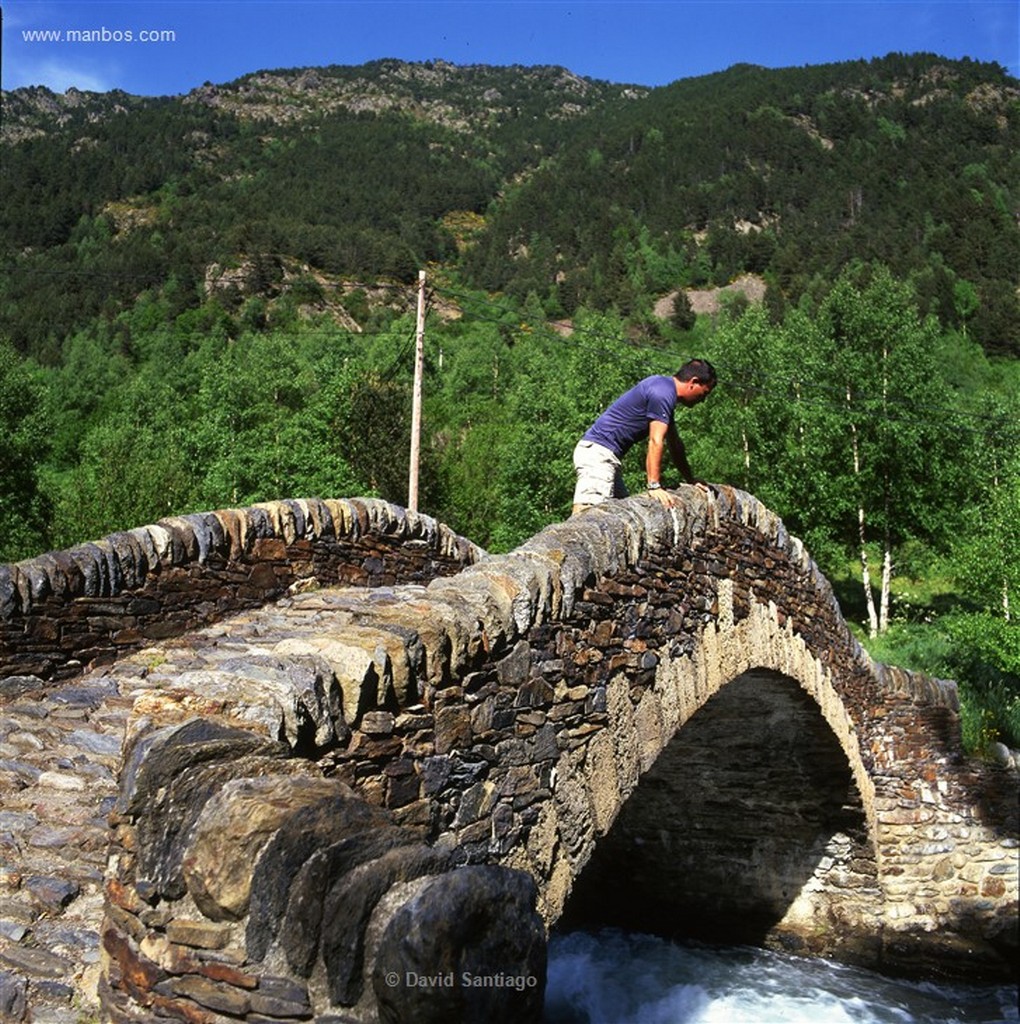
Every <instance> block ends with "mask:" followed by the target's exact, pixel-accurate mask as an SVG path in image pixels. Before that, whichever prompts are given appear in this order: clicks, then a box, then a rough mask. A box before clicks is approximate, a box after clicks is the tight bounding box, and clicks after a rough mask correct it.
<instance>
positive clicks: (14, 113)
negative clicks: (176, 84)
mask: <svg viewBox="0 0 1020 1024" xmlns="http://www.w3.org/2000/svg"><path fill="white" fill-rule="evenodd" d="M146 102H147V101H146V100H145V99H144V98H143V97H141V96H131V95H129V94H128V93H126V92H121V91H120V90H119V89H115V90H113V91H112V92H102V93H101V92H84V91H82V90H80V89H75V88H71V89H68V90H67V91H66V92H64V93H58V92H53V91H52V90H50V89H47V88H46V87H45V86H42V85H33V86H28V87H27V88H24V89H13V90H12V91H10V92H4V93H2V94H0V110H2V112H3V116H2V117H0V143H8V144H14V143H16V142H22V141H24V140H25V139H31V138H34V137H37V136H40V135H45V134H47V132H50V131H53V130H55V129H59V128H65V127H67V126H68V125H70V124H72V123H73V122H74V121H75V119H76V118H77V119H79V120H82V121H83V122H84V123H90V122H95V121H99V120H102V119H103V118H106V117H110V116H112V115H114V114H126V113H127V112H128V111H129V110H133V109H137V108H138V107H139V106H141V105H143V104H145V103H146Z"/></svg>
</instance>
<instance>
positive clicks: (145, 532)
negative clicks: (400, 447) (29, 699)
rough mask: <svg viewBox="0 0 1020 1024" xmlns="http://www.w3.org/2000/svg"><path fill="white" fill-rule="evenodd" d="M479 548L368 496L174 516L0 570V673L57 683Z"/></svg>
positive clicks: (457, 565) (469, 557)
mask: <svg viewBox="0 0 1020 1024" xmlns="http://www.w3.org/2000/svg"><path fill="white" fill-rule="evenodd" d="M481 554H482V552H481V551H480V549H479V548H477V547H475V546H474V545H473V544H470V543H469V542H468V541H465V540H464V539H463V538H460V537H457V536H456V535H455V534H454V533H453V532H452V531H451V530H450V529H449V528H447V527H445V526H443V525H441V524H439V523H437V522H436V521H435V520H433V519H431V518H429V517H428V516H419V515H416V514H414V513H410V512H406V511H405V510H402V509H397V508H396V507H395V506H392V505H389V504H388V503H386V502H382V501H378V500H374V499H350V500H344V501H332V500H325V501H323V500H318V499H312V500H308V501H279V502H270V503H266V504H262V505H255V506H252V507H250V508H244V509H227V510H222V511H218V512H209V513H202V514H197V515H186V516H177V517H173V518H169V519H163V520H160V521H159V522H158V523H156V524H154V525H151V526H145V527H141V528H138V529H134V530H128V531H126V532H123V533H116V534H112V535H110V536H109V537H105V538H103V539H102V540H100V541H96V542H95V543H89V544H83V545H80V546H78V547H75V548H71V549H70V550H68V551H56V552H49V553H47V554H44V555H40V556H39V557H37V558H32V559H27V560H25V561H23V562H18V563H16V564H14V565H4V566H0V678H3V677H6V676H35V677H37V678H41V679H61V678H66V677H69V676H73V675H75V674H78V673H79V672H81V671H82V670H85V669H88V668H94V667H97V666H99V665H104V664H110V663H112V662H113V661H114V660H115V659H116V658H117V657H118V656H120V655H122V654H123V653H125V652H127V651H130V650H133V649H136V648H138V647H143V646H146V645H148V644H151V643H153V642H156V641H159V640H163V639H166V638H168V637H172V636H179V635H181V634H182V633H185V632H187V631H189V630H192V629H196V628H199V627H200V626H203V625H206V624H208V623H210V622H214V621H216V620H217V619H220V618H222V617H223V616H225V615H227V614H229V613H231V612H234V611H238V610H240V609H244V608H256V607H261V606H262V605H264V604H266V603H267V602H269V601H272V600H274V599H276V598H277V597H279V596H280V595H282V594H284V593H286V592H287V590H288V589H290V588H294V587H302V586H312V585H323V586H338V585H339V586H347V585H352V586H385V585H389V584H393V583H395V582H397V581H398V580H399V581H400V582H404V583H410V582H415V581H417V582H427V581H428V580H430V579H432V578H433V577H434V576H436V575H439V574H444V573H451V572H456V571H458V570H459V569H461V568H463V567H464V566H465V565H468V564H470V563H471V562H473V561H475V560H477V559H478V558H479V557H480V556H481Z"/></svg>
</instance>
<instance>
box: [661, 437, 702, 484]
mask: <svg viewBox="0 0 1020 1024" xmlns="http://www.w3.org/2000/svg"><path fill="white" fill-rule="evenodd" d="M666 444H667V445H668V446H669V454H670V455H671V456H672V458H673V465H674V466H676V468H677V469H679V470H680V475H681V476H682V477H683V478H684V480H686V481H687V483H689V484H696V483H700V482H701V481H699V480H697V479H695V476H694V473H693V472H692V471H691V466H690V463H689V462H688V461H687V449H686V448H684V443H683V441H682V440H680V434H679V433H678V432H677V429H676V424H675V423H670V424H669V426H668V427H667V428H666Z"/></svg>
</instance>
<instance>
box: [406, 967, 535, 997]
mask: <svg viewBox="0 0 1020 1024" xmlns="http://www.w3.org/2000/svg"><path fill="white" fill-rule="evenodd" d="M401 980H403V983H404V984H405V985H406V986H407V987H408V988H456V987H457V986H458V985H460V986H461V987H462V988H512V989H516V990H517V991H518V992H523V991H524V990H525V989H526V988H535V987H536V986H537V985H538V978H536V977H535V976H534V975H532V974H472V973H471V972H470V971H464V972H462V973H461V974H460V975H456V974H454V972H453V971H447V972H446V973H445V974H415V973H414V971H407V972H405V974H404V977H403V979H401V977H400V975H399V974H397V972H396V971H390V972H389V974H387V975H386V984H387V985H389V987H390V988H396V986H397V985H399V984H400V983H401Z"/></svg>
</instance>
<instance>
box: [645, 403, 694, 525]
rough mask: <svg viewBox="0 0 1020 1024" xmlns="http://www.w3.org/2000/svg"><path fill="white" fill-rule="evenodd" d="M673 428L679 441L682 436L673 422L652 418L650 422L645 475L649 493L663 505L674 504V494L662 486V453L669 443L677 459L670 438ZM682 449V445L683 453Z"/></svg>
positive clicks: (674, 434) (671, 451) (672, 453)
mask: <svg viewBox="0 0 1020 1024" xmlns="http://www.w3.org/2000/svg"><path fill="white" fill-rule="evenodd" d="M671 429H672V433H673V436H674V437H675V438H676V440H677V441H678V442H679V440H680V436H679V435H678V434H677V432H676V427H675V426H673V424H672V423H669V424H666V423H662V422H660V421H659V420H652V421H651V422H650V423H649V424H648V454H647V455H646V456H645V477H646V479H647V480H648V483H649V491H648V493H649V494H651V496H652V497H653V498H656V499H658V500H659V501H661V502H662V504H663V505H672V504H673V495H672V494H670V493H669V491H666V490H664V489H663V488H662V453H663V450H664V449H665V447H666V446H667V444H668V445H669V450H670V454H671V455H672V456H673V459H674V461H675V460H676V452H675V450H674V448H673V442H672V440H670V439H669V433H670V430H671ZM682 451H683V449H682V446H681V453H682ZM686 462H687V460H686V459H685V460H684V464H685V465H686ZM688 470H690V467H688ZM681 472H683V470H681ZM653 484H654V485H655V486H654V487H652V486H651V485H653Z"/></svg>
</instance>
